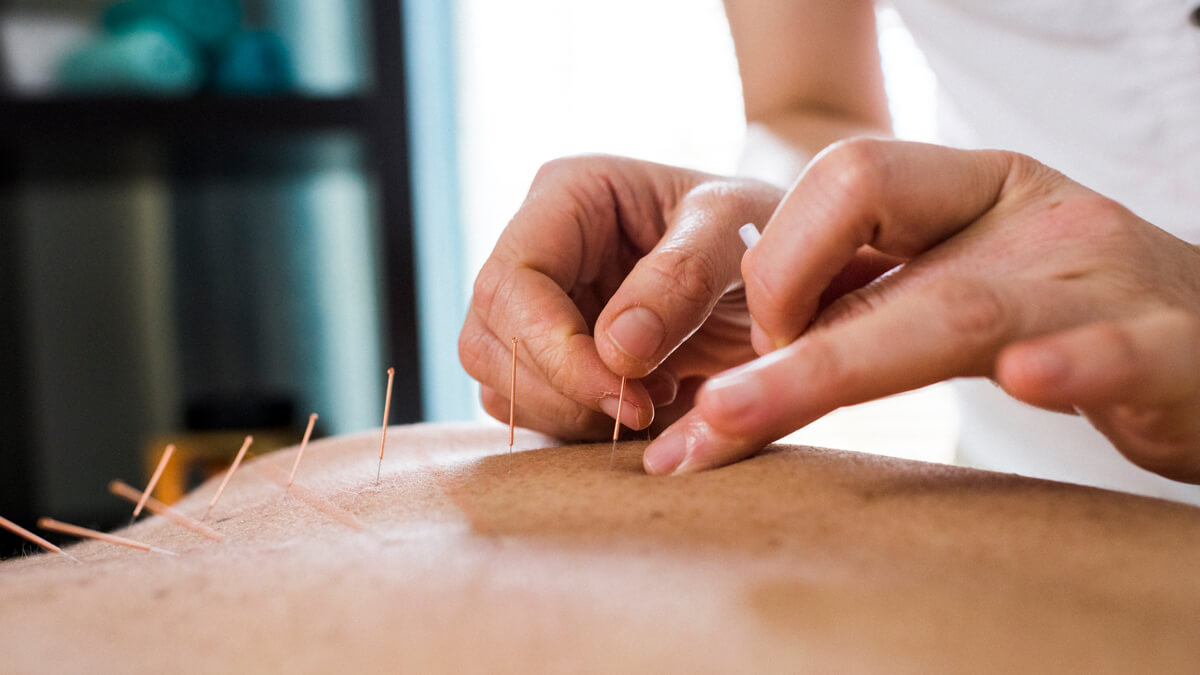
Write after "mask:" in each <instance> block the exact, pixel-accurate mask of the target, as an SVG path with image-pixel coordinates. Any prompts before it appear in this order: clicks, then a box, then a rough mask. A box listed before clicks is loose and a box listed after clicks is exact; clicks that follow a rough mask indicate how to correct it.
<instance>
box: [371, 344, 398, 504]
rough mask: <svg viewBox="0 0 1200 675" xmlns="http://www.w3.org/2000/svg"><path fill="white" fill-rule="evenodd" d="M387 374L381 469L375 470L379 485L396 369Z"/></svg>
mask: <svg viewBox="0 0 1200 675" xmlns="http://www.w3.org/2000/svg"><path fill="white" fill-rule="evenodd" d="M387 373H388V383H387V395H386V396H384V398H383V433H381V434H380V437H379V468H377V469H375V482H376V483H379V476H380V475H382V473H383V450H384V448H386V447H387V427H388V417H390V416H391V414H392V379H393V378H395V376H396V369H395V368H388V370H387Z"/></svg>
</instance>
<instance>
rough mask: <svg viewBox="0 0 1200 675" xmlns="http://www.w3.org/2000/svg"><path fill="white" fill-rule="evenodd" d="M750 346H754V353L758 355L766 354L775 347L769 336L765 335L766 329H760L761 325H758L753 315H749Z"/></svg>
mask: <svg viewBox="0 0 1200 675" xmlns="http://www.w3.org/2000/svg"><path fill="white" fill-rule="evenodd" d="M750 346H751V347H753V348H754V353H755V354H758V355H759V356H766V355H767V354H770V353H771V352H772V351H774V349H775V345H774V344H772V342H771V338H769V337H767V333H766V331H764V330H763V329H762V326H760V325H758V322H757V321H755V320H754V317H750Z"/></svg>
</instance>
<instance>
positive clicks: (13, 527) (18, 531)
mask: <svg viewBox="0 0 1200 675" xmlns="http://www.w3.org/2000/svg"><path fill="white" fill-rule="evenodd" d="M0 527H3V528H4V529H6V530H8V531H9V532H12V533H13V534H15V535H17V536H18V537H21V538H22V539H26V540H28V541H31V542H33V543H34V544H37V545H38V546H41V547H42V548H44V549H46V550H47V551H50V552H51V553H57V554H59V555H61V556H63V557H64V558H67V559H68V560H73V561H75V562H77V563H79V564H81V565H82V564H83V562H82V561H80V560H79V559H78V558H76V557H75V556H73V555H71V554H70V553H67V552H66V551H64V550H62V549H61V548H59V547H57V546H55V545H54V544H51V543H50V542H48V541H46V540H45V539H42V538H41V537H39V536H37V535H36V534H34V533H32V532H30V531H29V530H27V529H25V528H23V527H21V526H20V525H18V524H16V523H14V522H13V521H11V520H9V519H8V518H5V517H4V516H0Z"/></svg>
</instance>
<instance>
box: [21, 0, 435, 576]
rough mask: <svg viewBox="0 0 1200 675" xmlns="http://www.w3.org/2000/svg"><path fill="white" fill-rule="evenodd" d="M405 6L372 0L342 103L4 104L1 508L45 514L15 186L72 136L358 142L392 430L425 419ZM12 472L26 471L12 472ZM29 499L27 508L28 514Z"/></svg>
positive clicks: (92, 161) (85, 100)
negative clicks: (366, 174) (371, 213)
mask: <svg viewBox="0 0 1200 675" xmlns="http://www.w3.org/2000/svg"><path fill="white" fill-rule="evenodd" d="M401 2H402V0H368V5H369V12H368V21H369V24H370V25H369V26H368V27H367V31H368V36H369V39H370V44H371V82H372V84H371V85H370V87H369V89H368V90H367V91H364V92H363V93H361V94H355V95H349V96H342V97H311V96H300V95H281V96H265V97H250V96H242V97H233V96H229V97H223V96H219V95H213V94H202V95H197V96H192V97H186V98H132V97H121V98H102V97H80V96H52V97H46V98H20V97H14V96H11V95H8V96H0V300H3V301H5V304H6V305H7V306H8V307H9V309H10V311H12V312H15V313H16V314H17V315H16V316H6V317H0V322H2V323H6V324H7V326H8V327H9V328H8V329H6V330H0V347H2V348H4V350H5V351H6V352H7V353H8V355H9V358H8V359H7V361H6V360H4V359H0V365H3V366H5V367H6V368H5V370H6V371H7V372H0V378H2V377H8V376H16V380H17V381H16V382H11V381H10V382H9V384H7V385H6V387H7V389H6V390H5V391H0V402H3V403H5V404H6V406H5V409H6V411H7V413H10V414H0V420H3V421H5V422H6V424H5V426H6V429H5V436H6V439H7V441H6V444H5V445H6V447H7V449H6V450H5V451H4V453H3V454H5V455H12V454H17V455H19V456H15V457H4V458H3V459H4V460H5V462H6V467H7V468H6V471H3V472H0V493H4V494H5V496H6V497H7V498H6V499H4V500H0V501H2V502H4V503H5V504H6V506H7V508H9V509H11V511H9V513H10V514H11V515H12V516H15V518H17V519H25V518H29V517H32V516H33V513H34V508H35V507H36V504H35V503H34V502H35V501H36V498H35V495H34V494H33V491H32V489H31V488H30V486H31V485H33V484H34V483H35V476H34V466H35V464H36V462H34V461H33V456H32V452H33V447H34V445H33V437H34V433H35V430H34V429H33V428H32V427H31V426H30V423H29V421H28V419H29V418H28V416H27V415H25V414H24V413H25V412H27V411H25V410H24V409H23V407H22V406H23V404H24V391H25V390H26V389H27V376H28V373H25V372H24V371H23V368H24V366H23V365H22V357H20V356H16V355H22V354H24V353H27V351H26V349H25V346H24V345H22V344H21V336H20V331H19V330H18V329H17V328H16V327H17V326H20V325H21V324H22V320H21V316H20V312H21V303H22V299H21V298H22V296H21V294H20V289H19V288H18V287H17V284H18V283H19V280H18V279H17V275H16V274H15V272H13V270H16V269H19V267H18V265H17V263H18V262H19V261H16V260H10V259H9V258H12V257H13V255H14V254H13V253H12V252H13V250H14V248H15V247H14V246H12V245H8V244H10V243H11V242H9V241H8V240H9V239H11V238H12V235H13V232H14V230H13V229H12V228H11V227H9V226H7V224H9V223H12V222H14V220H13V218H14V217H15V216H16V213H15V209H13V208H12V204H11V203H9V202H8V198H9V197H11V196H12V195H13V194H14V192H13V190H14V188H15V186H17V185H19V184H20V182H21V181H22V180H27V179H29V178H30V177H29V176H26V175H23V174H22V169H21V168H20V163H19V158H20V157H21V156H22V152H23V151H22V148H25V147H28V145H29V144H30V143H38V142H46V143H48V144H49V146H50V147H55V146H57V147H61V146H62V144H63V143H64V142H66V141H71V140H73V139H95V138H105V139H108V140H110V141H111V140H116V141H124V140H126V139H136V138H147V137H149V138H153V139H158V140H161V141H163V142H164V143H166V144H168V145H169V144H170V143H172V142H187V141H193V140H201V141H203V140H204V139H209V138H240V139H243V140H246V139H249V140H253V139H255V138H268V137H279V136H287V135H293V136H294V135H303V134H310V133H322V132H329V131H338V132H347V133H352V134H355V135H356V136H358V137H359V138H360V139H361V141H362V145H363V147H364V149H365V151H366V154H367V166H366V167H365V168H366V169H367V170H368V171H370V172H371V173H372V175H373V176H374V179H375V181H376V190H375V191H376V194H377V204H378V208H379V225H380V245H381V247H382V251H381V254H380V256H379V260H380V262H381V264H382V265H383V274H382V284H383V288H382V298H381V301H382V302H381V304H382V306H383V308H384V311H385V317H384V319H385V328H386V334H385V335H383V336H381V341H382V345H383V351H384V354H383V355H384V358H385V360H386V362H387V363H388V364H390V365H394V366H395V367H396V375H397V382H396V386H395V393H394V395H393V399H392V421H393V422H394V423H402V422H415V421H420V420H421V419H422V415H423V413H422V400H421V391H422V389H421V379H420V378H421V376H420V374H421V368H420V360H419V359H420V357H419V354H420V350H419V342H418V330H417V293H416V265H415V261H414V259H413V252H414V230H413V209H412V194H411V183H410V176H409V167H410V161H409V142H408V133H409V121H408V101H407V82H406V75H405V65H406V59H405V48H404V24H403V11H402V4H401ZM81 145H82V147H84V148H86V147H87V146H88V144H87V143H83V144H81ZM83 152H87V150H83ZM93 152H95V151H94V150H93ZM83 165H84V166H85V167H89V168H87V169H86V171H98V172H104V173H111V172H119V171H121V170H122V167H121V166H119V165H114V166H108V165H106V163H105V159H104V157H89V158H87V161H85V162H83ZM70 171H77V169H72V170H69V171H68V172H70ZM33 178H34V179H36V178H37V176H33ZM0 307H4V305H0ZM8 399H13V400H8ZM4 412H5V411H0V413H4ZM14 449H15V450H14ZM14 467H15V468H16V469H17V470H16V471H12V470H11V469H13V468H14ZM22 502H24V503H25V504H26V505H27V506H26V508H22V507H21V503H22ZM26 524H28V523H26ZM15 542H16V540H15V539H8V538H6V535H5V534H3V533H0V557H3V556H5V555H7V554H10V553H11V552H12V551H13V550H16V549H15V548H14V547H13V544H14V543H15Z"/></svg>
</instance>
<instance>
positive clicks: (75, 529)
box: [38, 518, 177, 555]
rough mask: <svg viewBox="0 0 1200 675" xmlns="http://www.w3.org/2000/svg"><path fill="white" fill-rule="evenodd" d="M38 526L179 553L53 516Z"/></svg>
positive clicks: (145, 549)
mask: <svg viewBox="0 0 1200 675" xmlns="http://www.w3.org/2000/svg"><path fill="white" fill-rule="evenodd" d="M38 527H40V528H42V529H43V530H50V531H51V532H61V533H63V534H69V535H71V536H72V537H85V538H87V539H98V540H100V541H106V542H108V543H110V544H116V545H118V546H127V547H129V548H135V549H137V550H139V551H146V552H154V553H162V554H164V555H177V554H175V553H172V552H171V551H166V550H163V549H161V548H158V547H157V546H151V545H150V544H143V543H142V542H140V541H134V540H132V539H126V538H125V537H118V536H117V535H115V534H109V533H107V532H97V531H96V530H89V529H88V528H86V527H79V526H78V525H70V524H68V523H60V522H58V521H57V520H54V519H52V518H41V519H39V520H38Z"/></svg>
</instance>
